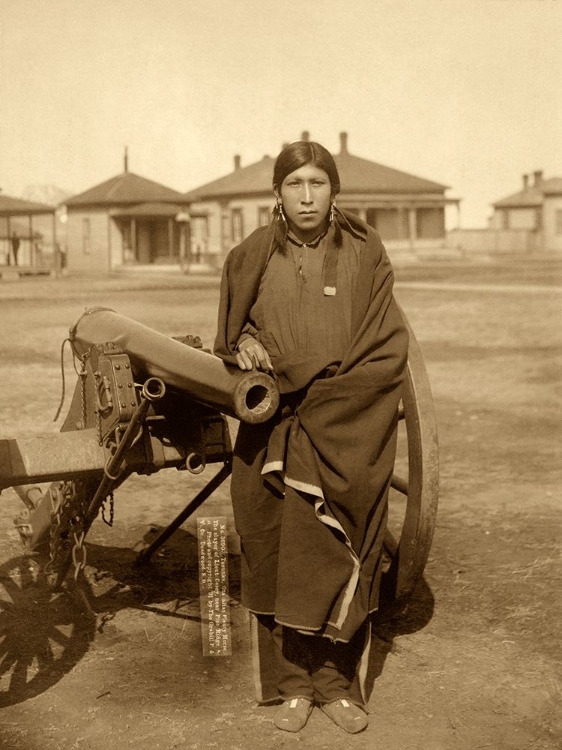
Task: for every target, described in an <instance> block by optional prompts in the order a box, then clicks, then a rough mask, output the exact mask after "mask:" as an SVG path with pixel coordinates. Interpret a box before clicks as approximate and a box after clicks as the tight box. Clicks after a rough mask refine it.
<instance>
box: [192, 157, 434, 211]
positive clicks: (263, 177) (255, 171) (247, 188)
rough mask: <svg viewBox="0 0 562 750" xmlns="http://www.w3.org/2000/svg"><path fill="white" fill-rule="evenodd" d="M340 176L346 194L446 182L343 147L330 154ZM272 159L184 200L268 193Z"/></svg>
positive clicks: (428, 188) (423, 188)
mask: <svg viewBox="0 0 562 750" xmlns="http://www.w3.org/2000/svg"><path fill="white" fill-rule="evenodd" d="M334 159H335V162H336V166H337V168H338V172H339V175H340V181H341V192H342V193H343V194H349V193H444V192H445V190H446V189H447V185H441V184H440V183H438V182H433V181H431V180H426V179H424V178H422V177H416V176H414V175H411V174H408V173H407V172H401V171H399V170H398V169H392V168H391V167H386V166H384V165H383V164H378V163H377V162H374V161H370V160H369V159H362V158H360V157H358V156H353V155H352V154H350V153H348V152H347V150H345V151H342V152H341V153H339V154H335V155H334ZM274 163H275V162H274V159H272V158H271V157H270V156H264V157H263V159H262V160H261V161H258V162H255V163H253V164H250V165H249V166H247V167H241V168H239V169H235V171H234V172H231V173H230V174H227V175H225V176H224V177H219V179H218V180H213V181H212V182H208V183H207V184H205V185H202V186H201V187H199V188H195V189H194V190H191V191H189V192H188V193H186V194H185V196H184V199H185V200H187V201H188V202H193V201H200V200H205V199H210V198H219V197H232V196H234V195H257V194H261V193H265V194H267V195H271V192H272V178H273V166H274Z"/></svg>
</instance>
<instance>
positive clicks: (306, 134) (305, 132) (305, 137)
mask: <svg viewBox="0 0 562 750" xmlns="http://www.w3.org/2000/svg"><path fill="white" fill-rule="evenodd" d="M309 140H310V133H309V132H308V130H303V131H302V135H301V141H309Z"/></svg>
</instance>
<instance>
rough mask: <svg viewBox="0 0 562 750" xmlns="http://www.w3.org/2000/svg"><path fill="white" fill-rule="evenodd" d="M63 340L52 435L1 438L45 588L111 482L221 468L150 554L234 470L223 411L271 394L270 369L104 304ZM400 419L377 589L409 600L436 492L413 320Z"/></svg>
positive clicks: (1, 484)
mask: <svg viewBox="0 0 562 750" xmlns="http://www.w3.org/2000/svg"><path fill="white" fill-rule="evenodd" d="M69 338H70V344H71V347H72V350H73V353H74V357H75V363H76V364H78V365H79V367H78V368H77V372H78V380H77V383H76V387H75V391H74V395H73V398H72V402H71V405H70V408H69V411H68V414H67V416H66V418H65V420H64V423H63V425H62V428H61V431H60V433H54V434H48V435H38V436H35V437H31V438H25V439H17V438H16V439H3V440H0V490H2V489H5V488H7V487H13V488H14V489H15V490H16V492H17V493H18V495H19V496H20V498H21V499H22V501H23V502H24V504H25V506H26V507H25V510H24V511H23V513H22V514H21V516H19V518H18V519H17V522H16V523H17V526H18V530H19V531H20V535H21V537H22V540H23V543H24V545H25V547H26V548H27V550H29V551H31V552H38V553H41V554H42V555H43V556H44V557H45V558H46V560H47V562H46V566H45V573H46V575H47V580H48V582H49V584H50V586H51V587H52V588H53V589H58V588H60V587H61V585H62V584H63V582H64V581H65V578H66V576H67V575H68V572H69V570H70V569H71V567H72V566H73V567H74V576H75V578H77V577H78V574H79V573H80V571H81V570H83V568H84V567H85V562H86V557H85V555H86V552H85V549H86V548H85V537H86V535H87V533H88V531H89V529H90V526H91V525H92V523H93V521H94V520H95V519H96V517H97V516H98V514H100V511H101V513H102V515H103V516H104V518H105V517H106V516H107V515H109V516H110V517H111V516H112V513H113V502H114V492H115V491H116V490H117V489H118V488H119V486H120V485H122V484H123V482H125V481H126V479H127V478H128V477H129V476H131V474H133V473H138V474H147V475H149V474H154V473H156V472H158V471H161V470H164V469H169V468H175V469H178V470H181V471H187V472H191V473H201V472H202V471H204V470H205V469H206V467H207V466H208V465H210V464H217V465H219V467H220V468H219V470H218V472H217V473H215V475H214V476H213V477H212V478H211V479H210V480H209V481H208V482H207V484H206V485H205V486H204V487H203V489H202V490H201V491H200V492H199V493H198V494H197V495H196V496H195V497H194V498H193V499H192V500H191V501H190V502H189V503H188V504H187V505H186V507H185V508H184V510H183V511H182V512H181V513H180V514H179V515H178V516H177V517H176V518H175V519H174V520H173V521H172V522H171V523H170V524H169V525H168V527H167V528H165V530H164V531H163V532H162V533H161V534H160V535H159V536H158V538H157V539H156V540H154V542H153V543H152V544H151V545H150V546H149V547H148V548H147V549H145V550H143V551H142V552H141V553H140V556H139V558H140V561H141V562H146V561H148V560H149V559H150V557H151V556H152V554H153V553H154V551H155V550H156V549H158V547H160V546H161V545H162V544H163V543H164V542H165V541H166V540H167V539H168V538H169V537H170V535H171V534H173V532H174V531H175V530H176V529H177V528H179V526H181V524H183V523H184V522H185V521H186V520H187V518H188V517H189V516H190V515H191V514H192V513H193V512H194V511H195V510H196V509H197V508H199V507H200V505H201V504H202V503H203V502H204V501H205V500H206V499H207V498H208V497H210V495H211V494H212V493H213V492H214V491H215V490H216V489H217V488H218V487H219V486H220V485H221V484H222V483H223V482H224V481H225V480H226V479H227V478H228V476H229V475H230V471H231V457H232V446H231V440H230V434H229V429H228V424H227V419H226V417H227V416H230V417H234V418H236V419H239V420H243V421H246V422H250V423H258V422H262V421H265V420H267V419H269V418H271V417H272V416H273V414H274V413H275V411H276V409H277V406H278V403H279V394H278V391H277V388H276V385H275V381H274V380H273V379H272V378H271V377H270V376H268V375H267V374H265V373H261V372H257V371H253V372H243V371H240V370H238V369H237V368H232V367H229V366H227V365H225V364H224V363H223V362H222V361H221V360H220V359H218V358H217V357H215V356H214V355H212V354H211V353H209V352H208V351H205V350H203V348H202V344H201V341H200V339H199V338H198V337H194V336H186V337H185V338H183V339H181V340H180V339H172V338H169V337H167V336H164V335H163V334H161V333H158V332H157V331H154V330H153V329H151V328H148V327H147V326H144V325H142V324H140V323H138V322H136V321H134V320H131V319H130V318H126V317H124V316H122V315H119V314H117V313H116V312H114V311H112V310H109V309H107V308H91V309H89V310H86V311H85V313H84V314H83V315H81V316H80V318H79V319H78V321H76V323H75V324H74V325H73V326H72V327H71V329H70V336H69ZM399 417H400V421H401V425H402V428H401V429H402V431H405V436H404V441H403V442H404V444H405V460H403V461H402V465H401V466H399V465H398V464H397V473H396V474H395V475H394V477H393V480H392V488H393V490H394V494H395V495H396V496H398V497H400V498H401V511H400V513H399V514H398V517H399V521H398V522H397V524H395V525H394V528H392V526H391V528H390V529H389V533H388V536H387V541H386V544H385V548H386V553H387V556H388V560H389V564H388V567H387V571H386V573H385V577H384V589H385V591H386V594H387V596H388V597H389V598H390V600H393V601H396V600H399V601H404V600H406V599H407V598H408V597H409V596H410V595H411V593H412V592H413V590H414V588H415V586H416V583H417V582H418V580H419V578H420V576H421V574H422V572H423V569H424V566H425V563H426V561H427V556H428V554H429V549H430V545H431V540H432V536H433V529H434V520H435V513H436V508H437V494H438V448H437V436H436V427H435V417H434V412H433V403H432V399H431V392H430V388H429V383H428V380H427V375H426V372H425V367H424V364H423V359H422V356H421V353H420V350H419V346H418V344H417V341H416V339H415V336H414V334H413V332H412V331H411V329H410V350H409V364H408V372H407V377H406V385H405V389H404V395H403V399H402V405H401V408H400V414H399ZM404 427H405V430H404ZM45 483H50V485H49V486H48V487H47V489H44V487H43V488H41V487H39V486H38V485H41V484H43V485H45Z"/></svg>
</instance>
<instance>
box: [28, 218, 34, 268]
mask: <svg viewBox="0 0 562 750" xmlns="http://www.w3.org/2000/svg"><path fill="white" fill-rule="evenodd" d="M28 219H29V265H30V266H31V267H32V268H33V266H34V265H35V262H34V261H35V243H34V242H33V215H32V214H29V216H28Z"/></svg>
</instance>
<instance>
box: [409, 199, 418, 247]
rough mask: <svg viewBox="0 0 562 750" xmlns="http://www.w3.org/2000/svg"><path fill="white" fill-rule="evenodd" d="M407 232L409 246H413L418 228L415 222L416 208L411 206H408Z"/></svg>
mask: <svg viewBox="0 0 562 750" xmlns="http://www.w3.org/2000/svg"><path fill="white" fill-rule="evenodd" d="M408 234H409V239H410V247H414V245H415V244H416V240H417V238H418V228H417V223H416V209H415V207H413V206H410V208H408Z"/></svg>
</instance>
